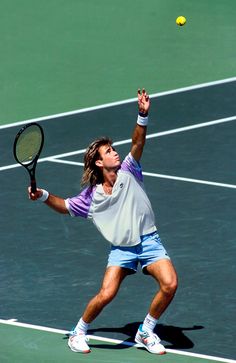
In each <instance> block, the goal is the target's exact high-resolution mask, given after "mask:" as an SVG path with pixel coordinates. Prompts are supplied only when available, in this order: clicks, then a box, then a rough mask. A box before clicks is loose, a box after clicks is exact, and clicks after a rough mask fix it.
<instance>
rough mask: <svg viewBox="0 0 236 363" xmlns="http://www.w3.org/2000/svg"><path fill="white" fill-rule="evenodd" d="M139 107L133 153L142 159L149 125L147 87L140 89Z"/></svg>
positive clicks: (136, 157)
mask: <svg viewBox="0 0 236 363" xmlns="http://www.w3.org/2000/svg"><path fill="white" fill-rule="evenodd" d="M138 108H139V120H138V123H137V124H136V126H135V128H134V131H133V135H132V147H131V155H132V156H133V158H134V159H135V160H136V161H139V160H140V159H141V156H142V153H143V147H144V145H145V141H146V131H147V126H146V125H145V124H146V121H147V117H148V111H149V108H150V99H149V96H148V94H147V93H146V91H145V89H143V90H142V92H141V91H140V89H139V90H138ZM139 121H140V122H139Z"/></svg>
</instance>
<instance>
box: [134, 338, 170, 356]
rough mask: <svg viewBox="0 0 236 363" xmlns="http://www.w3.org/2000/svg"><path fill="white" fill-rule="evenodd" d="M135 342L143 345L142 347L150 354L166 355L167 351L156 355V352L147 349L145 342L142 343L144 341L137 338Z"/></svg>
mask: <svg viewBox="0 0 236 363" xmlns="http://www.w3.org/2000/svg"><path fill="white" fill-rule="evenodd" d="M135 342H136V343H137V344H139V345H141V347H142V348H145V349H146V350H147V351H148V352H149V353H152V354H157V355H163V354H166V350H163V351H160V352H158V353H156V352H152V351H151V350H150V349H148V347H147V346H146V345H145V344H143V342H142V341H140V340H138V339H137V338H135Z"/></svg>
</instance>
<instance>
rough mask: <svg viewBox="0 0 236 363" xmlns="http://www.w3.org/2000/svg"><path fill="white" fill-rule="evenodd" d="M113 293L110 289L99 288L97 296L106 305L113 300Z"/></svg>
mask: <svg viewBox="0 0 236 363" xmlns="http://www.w3.org/2000/svg"><path fill="white" fill-rule="evenodd" d="M115 295H116V294H115V293H114V292H113V291H112V290H107V289H101V290H100V292H99V293H98V295H97V297H98V299H99V300H100V302H101V303H102V304H103V305H107V304H109V303H110V302H111V301H112V300H113V298H114V297H115Z"/></svg>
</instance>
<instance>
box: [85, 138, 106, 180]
mask: <svg viewBox="0 0 236 363" xmlns="http://www.w3.org/2000/svg"><path fill="white" fill-rule="evenodd" d="M103 145H112V140H111V139H110V138H109V137H106V136H103V137H100V138H99V139H96V140H94V141H93V142H92V143H91V144H90V145H89V146H88V148H87V150H86V152H85V154H84V173H83V176H82V179H81V186H85V185H90V186H94V185H96V184H100V183H102V182H103V175H102V171H101V170H100V168H99V167H98V166H97V165H96V164H95V162H96V161H97V160H99V159H101V156H100V154H99V151H98V150H99V148H100V146H103Z"/></svg>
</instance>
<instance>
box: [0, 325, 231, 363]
mask: <svg viewBox="0 0 236 363" xmlns="http://www.w3.org/2000/svg"><path fill="white" fill-rule="evenodd" d="M16 320H17V319H9V320H4V319H0V324H5V325H12V326H16V327H21V328H28V329H35V330H39V331H45V332H50V333H56V334H63V335H65V334H68V330H62V329H55V328H50V327H46V326H39V325H33V324H26V323H20V322H17V321H16ZM88 337H89V338H90V339H93V340H98V341H102V342H107V343H113V344H123V345H128V346H130V347H139V345H138V344H135V343H132V342H126V341H123V340H118V339H111V338H104V337H99V336H96V335H88ZM167 352H168V353H173V354H179V355H185V356H191V357H196V358H203V359H208V360H213V361H217V362H225V363H236V360H233V359H227V358H220V357H213V356H210V355H205V354H198V353H191V352H186V351H180V350H175V349H167Z"/></svg>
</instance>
